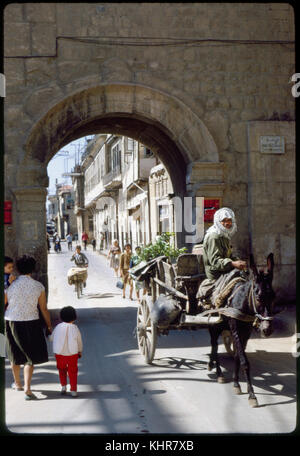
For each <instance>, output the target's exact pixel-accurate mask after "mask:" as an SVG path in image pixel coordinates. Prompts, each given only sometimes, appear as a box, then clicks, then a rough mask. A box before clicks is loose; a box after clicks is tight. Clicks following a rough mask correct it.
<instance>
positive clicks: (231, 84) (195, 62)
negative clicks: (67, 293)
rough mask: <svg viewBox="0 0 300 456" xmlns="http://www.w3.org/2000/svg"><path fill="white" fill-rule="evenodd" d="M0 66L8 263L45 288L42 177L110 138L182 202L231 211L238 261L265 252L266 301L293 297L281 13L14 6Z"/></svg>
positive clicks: (289, 139)
mask: <svg viewBox="0 0 300 456" xmlns="http://www.w3.org/2000/svg"><path fill="white" fill-rule="evenodd" d="M174 30H176V37H175V36H174ZM4 55H5V59H4V74H5V77H6V97H5V99H4V119H5V125H4V126H5V128H4V131H5V138H4V147H5V201H6V202H7V204H8V203H9V204H10V205H11V208H12V218H11V220H12V222H11V223H7V224H6V225H5V247H6V250H7V254H9V255H10V256H12V257H16V256H17V255H20V254H22V253H24V252H26V253H30V252H32V254H34V255H35V256H36V258H37V261H38V270H39V271H40V272H39V278H40V279H41V280H42V281H43V282H44V283H45V285H46V282H47V251H46V249H45V245H46V242H45V230H44V227H45V223H46V213H45V201H46V195H47V191H46V189H47V187H48V177H47V164H48V162H49V161H50V160H51V159H52V158H53V156H54V155H55V154H56V153H57V152H58V151H59V150H60V149H61V148H62V147H64V146H65V145H66V144H68V143H69V142H71V141H73V140H74V139H77V138H79V137H82V136H87V135H91V134H106V133H107V132H109V133H110V134H112V135H124V136H126V137H131V138H133V139H135V140H136V141H138V142H140V143H142V144H144V145H145V146H146V147H147V148H149V149H150V150H151V151H152V152H153V153H154V154H155V155H156V156H157V157H158V158H159V159H160V161H161V162H162V163H163V164H164V166H165V167H166V169H167V171H168V173H169V175H170V178H171V180H172V184H173V187H174V194H175V195H176V196H178V197H179V198H184V197H191V198H192V199H193V200H195V199H196V198H197V197H199V198H205V199H208V200H210V201H211V202H212V206H211V207H215V204H222V205H223V206H229V207H232V208H233V209H234V211H235V213H236V216H237V221H238V232H237V235H236V236H235V238H234V244H235V249H236V250H237V251H238V253H239V255H240V256H241V257H243V258H249V254H250V252H252V253H253V254H254V256H255V259H256V262H257V264H258V265H259V266H261V267H262V266H265V265H266V257H267V255H268V253H270V252H273V253H274V258H275V271H274V286H275V289H276V292H277V296H281V297H283V298H284V299H286V298H287V297H289V298H291V299H292V298H295V289H296V287H295V283H296V248H295V226H296V224H295V194H296V190H295V98H294V96H293V94H292V90H291V89H292V86H293V83H292V81H291V77H292V75H293V74H294V73H295V18H294V11H293V7H292V5H290V4H288V3H272V2H271V3H270V2H266V3H223V2H222V3H149V4H147V3H134V4H133V3H132V4H131V3H105V4H103V5H99V4H98V3H85V5H84V8H82V5H81V4H77V3H37V4H33V3H24V4H23V3H12V4H9V5H7V6H6V8H5V10H4ZM114 185H115V184H114ZM141 188H143V186H141ZM111 190H113V189H111ZM110 193H112V192H110ZM193 208H194V209H196V208H197V204H193ZM194 209H193V210H194ZM105 210H106V209H105ZM209 210H210V209H209V207H207V214H209V212H208V211H209ZM91 212H92V209H91ZM132 215H133V214H132ZM91 216H92V213H91V215H90V216H89V217H90V221H91V220H92V218H91ZM187 234H189V233H186V232H182V235H181V237H180V236H178V242H179V244H181V245H187V246H188V247H189V248H190V247H191V244H190V243H189V242H187V238H186V235H187Z"/></svg>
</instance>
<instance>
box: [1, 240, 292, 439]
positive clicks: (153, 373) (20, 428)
mask: <svg viewBox="0 0 300 456" xmlns="http://www.w3.org/2000/svg"><path fill="white" fill-rule="evenodd" d="M87 255H88V257H89V259H90V267H89V277H88V282H87V287H86V288H85V289H84V296H83V297H82V298H81V299H77V297H76V294H75V293H74V289H73V288H74V287H71V286H69V285H68V283H67V278H66V277H67V270H68V269H69V268H70V266H71V264H72V263H71V262H70V260H69V259H70V256H71V255H70V252H67V250H66V245H65V243H63V252H62V253H61V254H56V253H54V252H53V250H51V253H50V254H49V255H48V268H49V300H48V307H49V309H50V311H51V315H52V317H53V320H54V321H55V320H57V316H58V312H59V309H60V308H61V307H63V306H65V305H72V306H74V307H75V308H76V309H77V312H78V321H77V324H78V326H79V328H80V330H81V334H82V338H83V344H84V349H83V356H82V358H81V359H80V360H79V376H78V393H79V394H78V397H77V398H73V397H71V396H69V395H67V396H65V397H62V396H60V385H59V379H58V373H57V369H56V365H55V361H54V356H53V353H52V349H51V343H49V342H48V345H49V362H48V363H47V364H43V365H40V366H36V369H35V372H34V376H33V382H32V390H33V391H34V393H35V394H36V396H37V397H38V400H36V401H25V400H24V397H23V393H22V392H18V391H14V390H12V389H11V388H10V384H11V383H12V374H11V371H10V369H9V366H8V363H6V367H7V368H6V419H7V426H8V428H9V429H10V430H11V431H13V432H17V433H67V434H69V433H75V434H82V433H97V434H121V433H124V434H132V433H133V434H149V433H150V434H152V433H176V434H179V433H183V434H189V433H191V434H202V433H212V432H214V433H287V432H291V431H293V429H294V427H295V424H296V376H295V371H296V359H295V358H294V357H293V356H292V355H291V352H292V350H293V348H294V345H295V342H294V341H293V340H292V337H291V336H292V331H291V325H287V323H286V319H284V318H283V316H282V317H281V318H282V320H279V321H277V322H275V323H276V327H277V328H278V329H277V332H275V334H274V336H273V337H272V338H271V339H260V338H259V337H258V335H257V334H254V335H253V337H252V338H251V340H250V341H249V346H248V353H249V360H250V363H251V367H252V376H253V383H254V388H255V392H256V394H257V398H258V401H259V405H260V406H259V407H258V408H256V409H251V408H250V407H249V406H248V400H247V397H248V395H247V394H243V395H241V396H234V395H233V393H232V383H230V382H227V383H225V384H218V383H217V382H216V376H215V372H208V371H207V368H206V367H207V361H208V353H209V351H210V345H209V335H208V331H207V330H205V329H204V330H199V331H193V332H188V331H182V332H179V331H176V332H175V331H173V332H171V333H170V334H169V336H167V337H166V336H162V337H160V338H159V340H158V348H157V350H156V354H155V359H154V363H153V365H151V366H148V365H146V364H145V363H144V361H143V358H142V357H141V355H140V354H139V352H138V349H137V340H136V339H135V337H134V335H133V332H134V329H135V325H136V309H137V301H136V300H135V301H130V300H128V299H125V300H123V299H122V298H121V291H120V290H119V289H118V288H116V286H115V283H116V279H115V278H114V277H113V272H112V270H111V269H109V268H108V263H107V260H106V258H105V257H104V256H102V255H99V254H98V253H95V252H92V251H91V250H88V251H87ZM127 292H128V290H127ZM287 316H289V315H287ZM285 318H286V317H285ZM220 352H221V364H222V366H223V369H224V372H225V376H226V377H227V379H230V378H231V371H232V367H233V362H232V359H231V358H230V357H229V355H227V354H226V353H225V349H224V347H223V345H221V346H220ZM242 380H243V379H242ZM241 385H242V388H243V392H244V393H245V391H246V389H245V382H244V381H242V382H241Z"/></svg>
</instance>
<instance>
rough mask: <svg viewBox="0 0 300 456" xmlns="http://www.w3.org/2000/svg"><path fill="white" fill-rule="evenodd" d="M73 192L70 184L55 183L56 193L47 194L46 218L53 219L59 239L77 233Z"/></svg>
mask: <svg viewBox="0 0 300 456" xmlns="http://www.w3.org/2000/svg"><path fill="white" fill-rule="evenodd" d="M74 208H75V193H74V189H73V187H72V186H71V185H64V184H56V194H55V195H49V196H48V220H50V221H53V222H54V223H55V226H56V231H57V233H58V235H59V237H60V238H61V239H65V238H66V236H67V235H68V234H69V233H71V234H72V235H76V234H77V223H76V217H75V213H74Z"/></svg>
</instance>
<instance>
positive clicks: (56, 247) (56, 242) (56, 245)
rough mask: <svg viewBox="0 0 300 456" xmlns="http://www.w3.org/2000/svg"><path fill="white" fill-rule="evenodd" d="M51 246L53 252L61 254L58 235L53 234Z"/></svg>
mask: <svg viewBox="0 0 300 456" xmlns="http://www.w3.org/2000/svg"><path fill="white" fill-rule="evenodd" d="M53 244H54V250H55V252H56V253H57V252H61V244H60V237H59V235H58V233H54V235H53Z"/></svg>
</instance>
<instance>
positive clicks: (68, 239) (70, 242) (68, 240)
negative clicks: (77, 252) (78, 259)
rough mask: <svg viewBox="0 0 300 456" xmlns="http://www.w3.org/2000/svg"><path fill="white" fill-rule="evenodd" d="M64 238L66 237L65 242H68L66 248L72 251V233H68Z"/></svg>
mask: <svg viewBox="0 0 300 456" xmlns="http://www.w3.org/2000/svg"><path fill="white" fill-rule="evenodd" d="M66 239H67V243H68V250H71V251H72V241H73V236H72V234H71V233H69V234H68V236H67V238H66Z"/></svg>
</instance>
